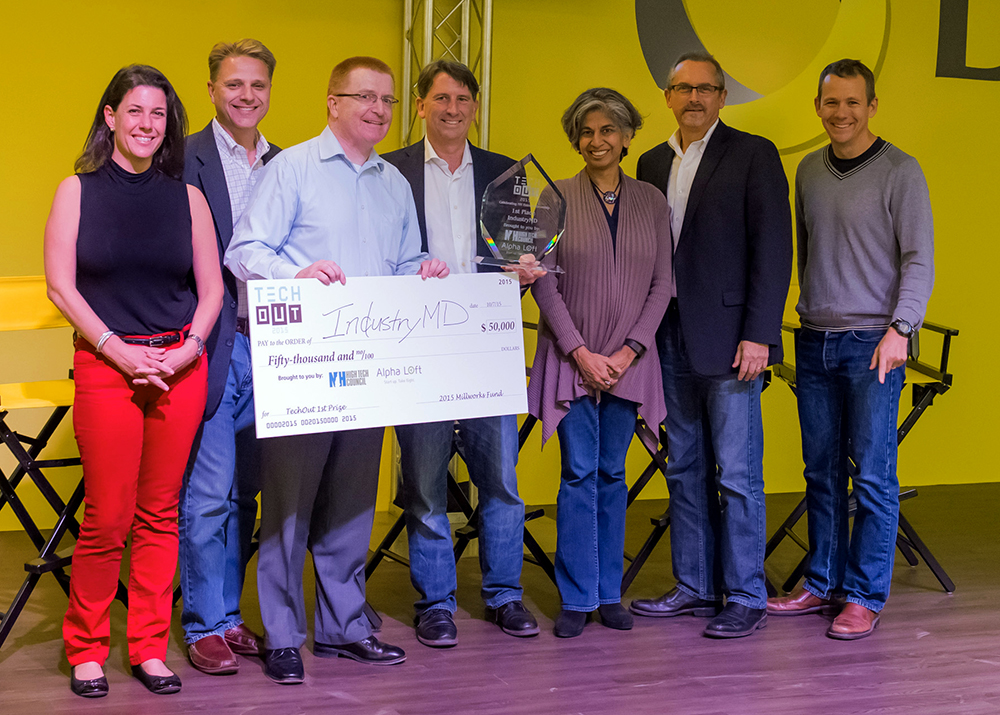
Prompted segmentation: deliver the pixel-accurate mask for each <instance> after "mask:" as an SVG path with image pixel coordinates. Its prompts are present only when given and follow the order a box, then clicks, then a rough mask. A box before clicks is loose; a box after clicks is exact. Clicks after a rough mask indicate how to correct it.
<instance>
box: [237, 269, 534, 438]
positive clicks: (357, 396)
mask: <svg viewBox="0 0 1000 715" xmlns="http://www.w3.org/2000/svg"><path fill="white" fill-rule="evenodd" d="M247 294H248V296H249V298H250V322H251V327H250V343H251V346H252V347H251V352H252V362H253V388H254V405H255V409H256V417H257V436H258V437H277V436H279V435H290V434H307V433H311V432H330V431H334V430H344V429H358V428H363V427H381V426H386V425H398V424H410V423H414V422H436V421H441V420H453V419H462V418H469V417H486V416H489V415H507V414H515V413H519V412H526V411H527V409H528V405H527V394H526V385H525V377H524V338H523V334H522V331H521V298H520V291H519V288H518V283H517V280H515V279H513V278H510V277H508V276H506V275H503V274H499V273H480V274H475V275H453V276H448V277H447V278H445V279H443V280H442V279H437V278H430V279H428V280H426V281H425V280H422V279H421V278H420V277H418V276H386V277H375V278H355V277H352V278H348V279H347V285H346V286H344V285H341V284H340V283H334V284H333V285H329V286H324V285H323V284H322V283H320V282H319V281H318V280H316V279H313V278H310V279H302V280H273V281H250V282H249V283H248V290H247Z"/></svg>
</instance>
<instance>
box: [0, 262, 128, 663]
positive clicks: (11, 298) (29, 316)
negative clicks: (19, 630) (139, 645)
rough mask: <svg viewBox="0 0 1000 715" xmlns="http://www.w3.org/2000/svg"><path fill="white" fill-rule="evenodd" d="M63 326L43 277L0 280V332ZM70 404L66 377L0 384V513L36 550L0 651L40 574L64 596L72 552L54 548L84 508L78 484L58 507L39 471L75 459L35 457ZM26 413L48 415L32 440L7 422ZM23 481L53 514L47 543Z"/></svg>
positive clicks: (121, 594) (2, 629)
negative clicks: (2, 459)
mask: <svg viewBox="0 0 1000 715" xmlns="http://www.w3.org/2000/svg"><path fill="white" fill-rule="evenodd" d="M66 327H69V323H67V322H66V319H65V318H63V316H62V315H61V314H60V313H59V311H58V310H57V309H56V307H55V306H54V305H52V303H50V302H49V300H48V298H47V297H46V289H45V278H44V276H15V277H3V278H0V331H4V332H7V331H23V330H43V329H50V328H66ZM72 405H73V380H72V379H70V378H64V379H61V380H42V381H36V382H15V383H8V384H2V385H0V439H2V440H3V443H4V444H5V445H6V446H7V449H8V450H9V451H10V453H11V455H13V457H14V459H15V460H16V463H17V464H16V466H15V467H14V469H13V470H12V471H11V473H10V474H9V475H7V474H5V473H4V472H3V470H2V469H0V510H2V509H3V508H4V507H6V506H8V505H9V506H10V509H11V511H12V512H13V513H14V515H15V516H16V517H17V520H18V521H19V522H20V523H21V526H22V527H23V528H24V531H25V533H26V534H27V535H28V538H29V539H31V542H32V543H33V544H34V546H35V548H36V549H38V557H37V558H35V559H32V560H31V561H28V562H27V563H25V564H24V570H25V571H26V572H27V574H28V575H27V576H26V577H25V579H24V582H23V583H22V585H21V588H20V590H19V591H18V592H17V595H16V596H15V597H14V601H13V602H12V603H11V605H10V606H9V607H8V608H7V610H6V611H5V612H3V613H2V614H0V646H2V645H3V643H4V641H5V640H6V639H7V636H8V634H9V633H10V631H11V629H12V628H13V627H14V623H15V622H16V621H17V617H18V616H19V615H20V614H21V611H22V610H23V609H24V606H25V604H27V602H28V599H29V598H30V597H31V593H32V591H33V590H34V588H35V585H36V584H37V583H38V580H39V579H40V578H41V576H42V574H46V573H51V574H52V575H53V576H54V577H55V578H56V580H57V581H58V582H59V585H60V586H61V587H62V589H63V591H64V592H66V593H67V594H68V593H69V576H68V575H67V573H66V570H65V569H66V568H67V567H68V566H69V565H70V563H71V561H72V555H73V549H72V547H70V548H68V549H64V550H61V551H60V550H59V543H60V542H61V541H62V539H63V537H64V536H65V535H66V532H67V531H69V532H70V533H71V534H73V536H74V537H78V536H79V533H80V525H79V523H77V521H76V516H75V515H76V512H77V510H78V509H79V508H80V505H81V504H82V503H83V480H82V479H81V480H80V482H79V484H77V487H76V489H75V490H74V491H73V494H72V496H71V497H70V499H69V501H68V502H63V500H62V498H61V497H60V496H59V494H57V493H56V490H55V489H54V488H53V487H52V484H51V483H50V482H49V480H48V479H47V478H46V477H45V474H44V473H43V471H42V470H45V469H50V468H58V467H77V466H80V458H79V457H69V458H65V459H38V457H39V455H40V454H41V452H42V450H44V449H45V447H46V446H47V445H48V442H49V439H51V437H52V435H53V433H54V432H55V431H56V428H57V427H58V426H59V425H60V423H61V422H62V420H63V418H64V417H65V416H66V413H68V412H69V409H70V407H71V406H72ZM28 409H43V410H49V416H48V419H47V420H46V421H45V424H44V425H43V426H42V428H41V430H39V432H38V433H37V434H35V435H25V434H21V433H20V432H17V431H16V430H15V429H14V428H13V427H12V426H10V425H9V424H8V422H7V419H8V415H10V413H11V412H12V411H16V410H28ZM25 477H28V483H33V484H34V485H35V487H36V488H37V489H38V491H39V492H40V493H41V495H42V496H43V497H44V498H45V501H46V502H48V504H49V506H50V507H52V510H53V511H54V512H55V514H56V522H55V525H54V526H53V528H52V533H51V534H50V535H49V537H48V538H45V536H44V535H43V534H42V531H41V529H40V528H39V527H38V523H37V522H36V521H35V519H34V518H33V517H32V515H31V514H30V513H29V511H28V509H27V507H26V506H25V504H24V502H23V500H22V499H21V497H20V496H19V495H18V492H17V488H18V485H20V484H21V483H22V482H24V478H25ZM22 491H23V489H22ZM7 561H9V559H7ZM0 563H3V562H0ZM116 597H117V598H118V600H120V601H121V602H122V603H126V604H127V595H126V590H125V587H124V586H123V585H122V584H121V582H119V584H118V593H117V596H116Z"/></svg>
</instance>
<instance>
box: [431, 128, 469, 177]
mask: <svg viewBox="0 0 1000 715" xmlns="http://www.w3.org/2000/svg"><path fill="white" fill-rule="evenodd" d="M424 163H425V164H436V165H437V166H439V167H441V168H443V169H444V170H446V171H447V172H448V173H449V174H452V173H454V174H457V173H459V172H460V171H461V170H462V169H464V168H465V167H466V166H470V165H471V164H472V151H471V150H470V149H469V142H465V152H464V153H463V154H462V163H461V164H459V165H458V168H457V169H456V170H455V171H454V172H452V171H451V170H450V169H448V162H447V161H445V160H444V159H442V158H441V157H440V156H438V153H437V152H436V151H434V145H433V144H431V142H430V140H429V139H428V138H427V137H426V136H425V137H424Z"/></svg>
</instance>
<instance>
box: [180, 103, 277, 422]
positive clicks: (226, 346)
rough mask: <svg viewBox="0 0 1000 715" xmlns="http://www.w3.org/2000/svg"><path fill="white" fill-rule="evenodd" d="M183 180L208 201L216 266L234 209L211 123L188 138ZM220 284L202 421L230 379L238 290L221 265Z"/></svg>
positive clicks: (208, 345) (209, 341)
mask: <svg viewBox="0 0 1000 715" xmlns="http://www.w3.org/2000/svg"><path fill="white" fill-rule="evenodd" d="M280 151H281V149H279V148H278V147H276V146H275V145H274V144H271V149H270V151H268V152H267V154H265V155H264V163H265V164H266V163H267V162H269V161H271V159H273V158H274V157H276V156H277V155H278V152H280ZM184 181H185V182H186V183H188V184H191V185H192V186H195V187H197V188H198V189H199V190H200V191H201V193H203V194H204V195H205V198H206V199H207V200H208V206H209V208H210V209H211V210H212V219H213V220H214V221H215V237H216V238H217V239H218V242H219V263H220V264H222V257H223V255H225V253H226V248H228V247H229V241H230V240H231V239H232V238H233V209H232V204H231V203H230V201H229V187H228V185H227V184H226V173H225V170H224V169H223V168H222V159H221V158H220V157H219V149H218V147H217V146H216V144H215V133H214V132H213V131H212V123H211V122H209V123H208V126H207V127H205V128H204V129H202V130H201V131H200V132H196V133H195V134H191V135H190V136H189V137H188V138H187V144H186V147H185V155H184ZM222 283H223V285H224V286H225V295H224V296H223V299H222V311H221V312H220V313H219V319H218V320H217V321H216V322H215V326H214V327H213V328H212V332H211V333H210V334H209V336H208V339H207V340H206V341H205V350H207V351H208V400H207V402H206V403H205V419H209V418H210V417H211V416H212V415H214V414H215V411H216V410H217V409H218V408H219V402H220V401H221V400H222V393H223V392H225V389H226V379H227V378H228V377H229V358H230V356H231V355H232V352H233V340H235V338H236V311H237V307H238V303H237V300H238V299H237V289H236V278H235V277H234V276H233V274H232V273H230V272H229V269H228V268H226V267H225V265H223V266H222Z"/></svg>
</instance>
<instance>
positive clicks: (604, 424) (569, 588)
mask: <svg viewBox="0 0 1000 715" xmlns="http://www.w3.org/2000/svg"><path fill="white" fill-rule="evenodd" d="M636 409H637V405H636V403H634V402H631V401H629V400H622V399H619V398H617V397H614V396H613V395H610V394H607V393H605V394H603V395H601V401H600V403H598V402H597V401H596V400H594V398H592V397H581V398H579V399H577V400H574V401H573V403H572V404H571V405H570V408H569V413H568V414H567V415H566V416H565V417H563V418H562V420H561V421H560V422H559V426H558V427H557V428H556V430H557V432H558V434H559V449H560V452H561V454H562V481H561V482H560V485H559V497H558V501H557V502H556V529H557V536H556V564H555V565H556V585H558V586H559V596H560V598H561V599H562V607H563V609H564V610H567V611H584V612H588V613H589V612H590V611H593V610H596V609H597V607H598V606H599V605H601V604H605V603H620V602H621V597H622V571H623V568H624V553H625V506H626V503H627V501H628V485H627V484H626V483H625V455H626V454H627V453H628V447H629V444H631V443H632V434H633V431H634V430H635V414H636Z"/></svg>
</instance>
